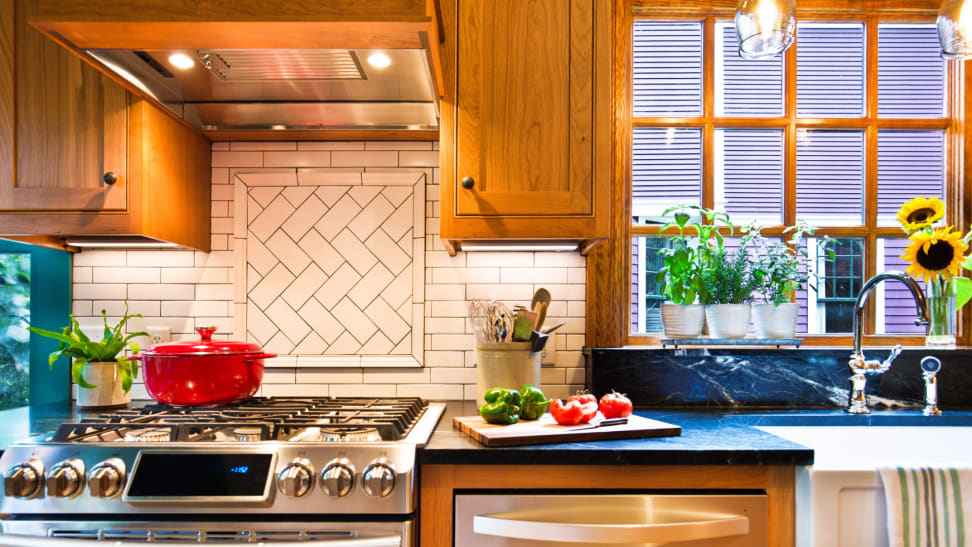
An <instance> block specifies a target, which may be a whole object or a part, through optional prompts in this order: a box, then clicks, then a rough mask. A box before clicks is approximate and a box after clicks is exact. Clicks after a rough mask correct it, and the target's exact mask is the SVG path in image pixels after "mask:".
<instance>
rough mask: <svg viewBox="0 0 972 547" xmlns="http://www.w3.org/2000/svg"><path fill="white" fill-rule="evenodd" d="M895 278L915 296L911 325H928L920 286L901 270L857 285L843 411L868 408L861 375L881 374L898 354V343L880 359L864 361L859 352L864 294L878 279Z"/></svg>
mask: <svg viewBox="0 0 972 547" xmlns="http://www.w3.org/2000/svg"><path fill="white" fill-rule="evenodd" d="M888 279H896V280H898V281H900V282H902V283H904V284H905V286H907V287H908V290H910V291H911V296H912V297H914V299H915V307H916V308H918V317H916V318H915V325H919V326H920V325H927V324H928V306H927V305H926V303H925V294H924V293H922V292H921V287H919V286H918V282H917V281H915V280H914V279H912V278H910V277H908V276H906V275H905V274H903V273H901V272H893V271H892V272H884V273H879V274H877V275H875V276H874V277H872V278H870V279H868V280H867V282H865V283H864V286H863V287H861V292H860V293H859V294H858V295H857V301H856V302H855V303H854V352H853V353H851V357H850V361H849V363H848V364H849V365H850V369H851V371H853V372H854V375H853V376H851V393H850V403H849V405H848V407H847V412H849V413H851V414H869V413H870V412H871V409H869V408H868V407H867V395H865V394H864V386H865V384H866V383H867V376H865V374H882V373H884V372H887V370H888V369H889V368H891V363H892V362H893V361H894V359H895V357H897V356H898V355H900V354H901V345H900V344H898V345H895V346H894V347H893V348H891V355H888V358H887V359H885V360H884V361H883V362H882V361H878V360H870V361H869V360H867V359H866V358H865V357H864V352H863V351H861V323H862V322H863V319H864V304H866V303H867V297H868V296H870V295H871V292H873V291H874V288H875V287H877V286H878V284H879V283H881V282H882V281H886V280H888Z"/></svg>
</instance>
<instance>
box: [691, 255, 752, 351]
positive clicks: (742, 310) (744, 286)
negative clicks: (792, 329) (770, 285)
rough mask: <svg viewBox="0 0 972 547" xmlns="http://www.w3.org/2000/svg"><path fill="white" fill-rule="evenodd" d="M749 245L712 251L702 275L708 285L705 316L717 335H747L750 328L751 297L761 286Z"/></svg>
mask: <svg viewBox="0 0 972 547" xmlns="http://www.w3.org/2000/svg"><path fill="white" fill-rule="evenodd" d="M747 247H748V245H746V244H745V240H744V245H743V247H742V248H740V249H737V250H735V251H730V250H728V249H725V248H722V249H719V250H717V251H713V252H711V253H708V254H707V256H706V258H705V268H704V270H703V271H702V279H703V281H704V283H705V287H706V291H705V293H706V297H705V300H704V302H703V303H704V304H706V306H705V318H706V321H707V322H708V324H709V334H710V335H711V336H712V337H713V338H743V337H745V336H746V332H747V331H748V330H749V322H750V316H751V313H750V305H749V303H750V301H751V300H752V299H753V292H754V291H755V290H756V289H758V288H759V285H760V282H759V279H758V278H757V277H756V276H754V275H753V272H752V260H751V257H750V255H749V252H748V250H747Z"/></svg>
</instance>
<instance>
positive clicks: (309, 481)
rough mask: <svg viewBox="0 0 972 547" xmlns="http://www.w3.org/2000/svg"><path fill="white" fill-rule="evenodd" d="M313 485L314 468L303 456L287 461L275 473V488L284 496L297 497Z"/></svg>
mask: <svg viewBox="0 0 972 547" xmlns="http://www.w3.org/2000/svg"><path fill="white" fill-rule="evenodd" d="M313 486H314V468H313V467H312V466H311V463H310V462H309V461H307V460H305V459H303V458H297V459H295V460H294V461H292V462H290V463H288V464H287V465H286V466H284V468H283V469H281V470H280V472H279V473H277V488H278V489H279V490H280V492H281V493H283V494H284V495H285V496H289V497H291V498H299V497H301V496H303V495H305V494H307V493H308V492H310V490H311V488H312V487H313Z"/></svg>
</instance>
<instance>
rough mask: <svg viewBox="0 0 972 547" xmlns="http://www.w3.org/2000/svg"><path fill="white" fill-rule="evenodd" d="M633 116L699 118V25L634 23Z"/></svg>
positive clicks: (700, 93) (700, 89)
mask: <svg viewBox="0 0 972 547" xmlns="http://www.w3.org/2000/svg"><path fill="white" fill-rule="evenodd" d="M632 62H633V64H634V70H633V74H634V81H633V85H632V88H633V103H634V115H635V116H700V115H702V23H701V22H699V21H693V22H684V23H680V22H661V21H635V23H634V29H633V33H632Z"/></svg>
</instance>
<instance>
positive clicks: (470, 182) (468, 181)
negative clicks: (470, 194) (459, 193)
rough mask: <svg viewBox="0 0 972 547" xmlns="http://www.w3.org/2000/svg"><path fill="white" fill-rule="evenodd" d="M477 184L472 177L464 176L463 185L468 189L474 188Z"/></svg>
mask: <svg viewBox="0 0 972 547" xmlns="http://www.w3.org/2000/svg"><path fill="white" fill-rule="evenodd" d="M475 185H476V181H475V180H473V178H472V177H462V187H463V188H465V189H466V190H472V187H473V186H475Z"/></svg>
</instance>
